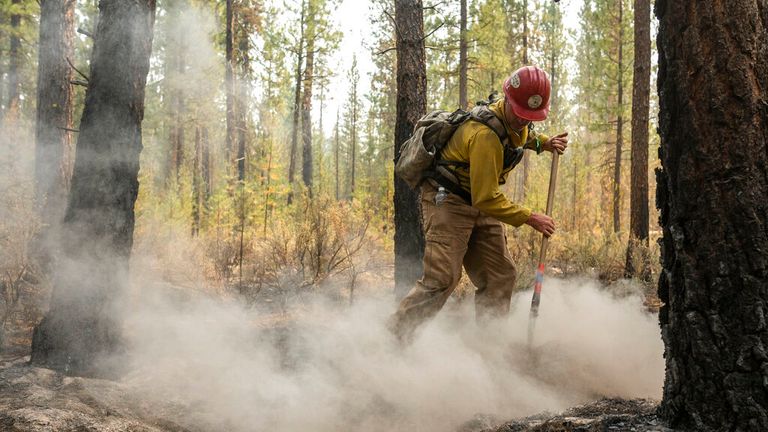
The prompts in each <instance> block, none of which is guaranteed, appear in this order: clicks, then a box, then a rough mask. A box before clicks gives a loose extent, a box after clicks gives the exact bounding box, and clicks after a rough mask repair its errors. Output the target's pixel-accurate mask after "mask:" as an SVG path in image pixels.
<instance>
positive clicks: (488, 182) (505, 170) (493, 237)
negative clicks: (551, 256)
mask: <svg viewBox="0 0 768 432" xmlns="http://www.w3.org/2000/svg"><path fill="white" fill-rule="evenodd" d="M503 90H504V97H503V98H502V99H500V100H498V101H496V102H492V103H490V104H489V106H488V108H490V110H491V111H492V112H493V114H495V116H496V117H497V118H498V119H499V120H501V123H502V124H503V126H504V130H506V134H502V136H503V135H506V138H505V142H504V143H502V141H501V138H500V135H499V134H498V133H496V132H494V130H493V129H492V128H491V127H489V126H488V125H486V124H483V123H481V122H478V121H473V120H469V121H466V122H465V123H463V124H462V125H461V126H459V127H458V129H456V131H455V133H454V134H453V135H452V136H451V138H450V140H449V141H448V143H447V144H446V145H445V147H444V148H443V150H442V154H441V155H440V159H441V160H442V161H450V162H449V163H445V164H443V163H441V164H439V165H441V166H443V167H446V169H448V170H449V171H450V174H451V175H444V176H437V177H433V178H431V179H429V180H428V181H424V182H423V183H422V185H421V198H420V199H421V211H422V217H423V220H422V224H423V229H424V237H425V240H426V246H425V249H424V262H423V265H424V273H423V276H422V278H421V279H420V280H419V281H418V282H417V283H416V284H415V286H414V287H413V288H412V289H411V291H410V292H409V293H408V294H407V295H406V296H405V297H404V298H403V299H402V301H401V302H400V305H399V307H398V309H397V311H396V312H395V314H394V315H393V316H392V317H391V318H390V321H389V324H388V325H389V328H390V330H391V331H392V332H393V333H394V334H395V335H396V336H397V337H398V339H400V340H401V341H410V340H411V339H412V337H413V332H414V331H415V330H416V328H417V327H418V326H419V325H420V324H422V323H424V322H425V321H427V320H429V319H430V318H432V317H433V316H434V315H435V314H437V312H438V311H439V310H440V309H441V308H442V307H443V305H444V304H445V302H446V300H447V299H448V297H449V296H450V295H451V292H453V290H454V288H455V287H456V285H457V284H458V282H459V279H460V278H461V269H462V266H463V267H464V269H465V270H466V272H467V275H468V276H469V279H470V280H471V281H472V284H473V285H474V286H475V287H476V291H475V307H476V308H475V310H476V316H477V319H478V321H479V322H483V321H486V320H487V319H489V318H492V317H499V316H502V315H505V314H506V313H507V312H508V311H509V305H510V301H511V297H512V293H513V290H514V287H515V279H516V276H517V272H516V270H515V264H514V262H513V261H512V257H511V255H510V253H509V250H508V249H507V240H506V233H505V227H504V224H505V223H506V224H509V225H512V226H514V227H519V226H521V225H523V224H526V225H529V226H530V227H532V228H533V229H535V230H536V231H538V232H541V233H542V234H544V235H545V236H547V237H549V236H551V235H552V234H553V233H554V232H555V223H554V220H553V219H552V218H551V217H549V216H547V215H545V214H542V213H536V212H532V211H531V210H530V209H529V208H526V207H524V206H522V205H520V204H517V203H514V202H512V201H511V200H510V199H509V198H507V197H506V196H505V195H504V193H503V192H502V191H501V189H500V185H501V184H504V182H505V181H506V179H507V176H508V175H509V172H510V171H511V170H512V168H513V167H514V165H515V164H516V162H519V159H520V158H519V157H515V156H513V155H514V154H515V151H516V153H517V154H519V155H520V156H521V154H522V150H516V149H527V150H531V151H536V153H541V152H542V151H549V152H554V151H557V152H558V153H560V154H562V153H563V152H564V151H565V149H566V148H567V147H568V133H567V132H564V133H561V134H559V135H556V136H554V137H548V136H546V135H543V134H537V133H535V132H534V131H533V130H532V126H531V124H532V122H538V121H542V120H544V119H546V118H547V115H548V114H549V98H550V92H551V83H550V80H549V77H548V76H547V74H546V73H545V72H544V71H543V70H541V69H539V68H537V67H534V66H525V67H522V68H520V69H518V70H517V71H515V72H514V73H513V74H512V75H511V76H510V77H508V78H507V79H506V80H505V81H504V87H503ZM514 159H516V160H514ZM436 179H437V180H439V182H438V181H437V180H436ZM449 183H453V184H449ZM450 191H454V192H450Z"/></svg>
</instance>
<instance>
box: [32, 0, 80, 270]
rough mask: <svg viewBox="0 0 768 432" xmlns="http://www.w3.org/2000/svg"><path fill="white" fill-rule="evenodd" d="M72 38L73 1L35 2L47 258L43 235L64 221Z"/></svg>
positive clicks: (38, 158) (38, 185) (38, 176)
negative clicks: (38, 15) (37, 19)
mask: <svg viewBox="0 0 768 432" xmlns="http://www.w3.org/2000/svg"><path fill="white" fill-rule="evenodd" d="M74 34H75V0H42V1H41V2H40V43H39V48H38V72H37V123H36V128H35V189H36V191H35V195H36V197H37V204H38V209H39V212H40V217H41V221H42V223H43V230H42V233H41V235H40V240H41V242H42V244H41V247H42V249H41V251H40V252H41V253H42V254H43V259H44V261H47V260H48V258H49V257H48V252H47V249H48V247H49V246H50V241H51V239H50V238H49V235H50V234H51V233H52V232H53V231H55V228H56V227H57V226H58V224H59V223H60V222H61V220H62V219H63V218H64V211H65V210H66V205H67V201H66V196H67V191H68V189H69V180H70V177H71V172H72V161H71V157H72V140H71V136H70V132H69V131H68V130H67V129H72V107H73V92H72V85H71V84H70V81H71V80H72V78H73V73H72V68H71V67H70V66H69V63H67V59H68V58H69V59H72V58H73V52H74V49H73V42H74Z"/></svg>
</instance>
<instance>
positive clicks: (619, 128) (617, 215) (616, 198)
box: [613, 0, 624, 233]
mask: <svg viewBox="0 0 768 432" xmlns="http://www.w3.org/2000/svg"><path fill="white" fill-rule="evenodd" d="M623 18H624V0H619V22H618V26H619V40H618V44H619V64H618V88H617V94H618V102H617V104H618V105H617V107H616V109H617V112H618V114H617V116H616V155H615V158H614V161H613V163H614V165H613V232H615V233H618V232H620V231H621V152H622V147H623V146H624V130H623V128H624V116H623V114H622V113H623V111H624V107H623V103H624V86H623V84H624V83H623V78H624V73H623V68H624V63H623V61H624V58H623V55H624V26H623V25H622V22H623Z"/></svg>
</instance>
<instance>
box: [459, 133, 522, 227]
mask: <svg viewBox="0 0 768 432" xmlns="http://www.w3.org/2000/svg"><path fill="white" fill-rule="evenodd" d="M468 147H469V184H470V190H471V192H472V206H473V207H475V208H476V209H478V210H480V211H481V212H483V213H485V214H487V215H489V216H491V217H494V218H496V219H498V220H500V221H502V222H504V223H507V224H509V225H512V226H520V225H522V224H524V223H525V222H526V221H528V218H529V217H530V216H531V210H530V209H529V208H526V207H523V206H521V205H519V204H516V203H513V202H512V201H510V200H509V199H508V198H507V197H506V196H505V195H504V193H502V192H501V188H499V176H500V175H501V172H502V170H503V167H504V150H503V148H502V145H501V142H500V141H499V138H498V137H497V136H496V134H495V133H493V131H491V130H490V129H487V128H482V129H481V130H479V131H478V132H477V133H476V134H475V135H474V136H473V137H472V139H471V140H470V143H469V146H468Z"/></svg>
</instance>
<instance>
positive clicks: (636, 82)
mask: <svg viewBox="0 0 768 432" xmlns="http://www.w3.org/2000/svg"><path fill="white" fill-rule="evenodd" d="M650 80H651V2H650V0H635V66H634V74H633V78H632V81H633V83H632V165H631V173H630V176H631V186H630V210H629V245H628V246H627V265H626V276H627V277H633V276H637V277H641V278H642V279H645V280H647V279H648V278H650V273H649V267H650V263H649V262H648V260H647V259H644V257H645V256H646V254H641V253H639V251H638V247H642V248H646V249H647V248H648V217H649V216H648V116H649V113H648V112H649V98H650V89H651V81H650Z"/></svg>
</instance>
